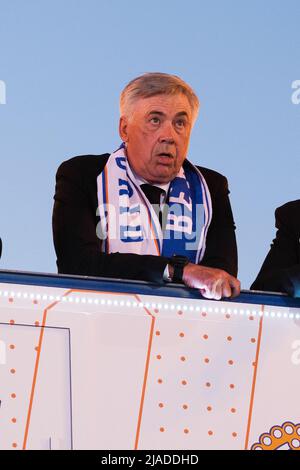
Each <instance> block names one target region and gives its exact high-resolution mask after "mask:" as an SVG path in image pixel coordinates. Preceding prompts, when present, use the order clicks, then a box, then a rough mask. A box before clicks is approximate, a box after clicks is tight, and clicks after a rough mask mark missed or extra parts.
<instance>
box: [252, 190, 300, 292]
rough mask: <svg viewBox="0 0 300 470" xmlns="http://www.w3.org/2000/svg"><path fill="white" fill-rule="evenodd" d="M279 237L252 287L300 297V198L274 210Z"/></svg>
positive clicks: (274, 241)
mask: <svg viewBox="0 0 300 470" xmlns="http://www.w3.org/2000/svg"><path fill="white" fill-rule="evenodd" d="M275 219H276V222H275V225H276V227H277V229H278V230H277V233H276V238H275V239H274V240H273V243H272V245H271V249H270V251H269V253H268V255H267V257H266V259H265V261H264V263H263V265H262V267H261V270H260V272H259V274H258V276H257V278H256V280H255V281H254V283H253V284H252V286H251V289H255V290H262V291H275V292H284V293H287V294H289V295H291V296H293V297H300V199H298V200H296V201H291V202H288V203H286V204H284V205H283V206H281V207H279V208H278V209H276V211H275Z"/></svg>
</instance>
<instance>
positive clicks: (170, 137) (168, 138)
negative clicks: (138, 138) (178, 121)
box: [159, 121, 175, 144]
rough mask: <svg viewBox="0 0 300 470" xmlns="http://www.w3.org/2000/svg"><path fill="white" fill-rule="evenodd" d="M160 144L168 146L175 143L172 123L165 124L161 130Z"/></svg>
mask: <svg viewBox="0 0 300 470" xmlns="http://www.w3.org/2000/svg"><path fill="white" fill-rule="evenodd" d="M159 142H161V143H167V144H174V143H175V130H174V128H173V125H172V123H171V122H168V121H166V122H164V125H163V126H162V127H161V129H160V136H159Z"/></svg>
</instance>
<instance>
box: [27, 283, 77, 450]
mask: <svg viewBox="0 0 300 470" xmlns="http://www.w3.org/2000/svg"><path fill="white" fill-rule="evenodd" d="M70 292H71V291H67V292H66V293H65V294H64V295H63V297H65V296H67V295H69V294H70ZM59 302H60V300H58V301H56V302H53V303H52V304H50V305H49V306H48V307H46V308H45V310H44V315H43V321H42V325H41V332H40V337H39V344H38V350H37V356H36V361H35V367H34V373H33V379H32V386H31V392H30V399H29V407H28V412H27V419H26V425H25V432H24V439H23V450H26V445H27V439H28V433H29V426H30V419H31V412H32V405H33V400H34V393H35V387H36V381H37V375H38V370H39V363H40V357H41V351H42V344H43V337H44V328H45V326H46V321H47V314H48V311H49V310H51V308H53V307H55V305H57V304H58V303H59Z"/></svg>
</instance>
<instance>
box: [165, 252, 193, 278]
mask: <svg viewBox="0 0 300 470" xmlns="http://www.w3.org/2000/svg"><path fill="white" fill-rule="evenodd" d="M189 262H190V260H189V259H188V258H187V257H186V256H180V255H173V256H172V258H170V262H169V264H170V265H171V266H172V267H173V268H174V274H173V277H172V281H173V282H182V276H183V269H184V267H185V266H186V265H187V264H189Z"/></svg>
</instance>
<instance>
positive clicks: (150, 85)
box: [120, 72, 199, 123]
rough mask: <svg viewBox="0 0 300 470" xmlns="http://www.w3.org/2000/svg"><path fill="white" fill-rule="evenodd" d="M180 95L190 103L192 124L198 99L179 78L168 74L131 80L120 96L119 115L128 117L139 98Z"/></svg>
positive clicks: (197, 109)
mask: <svg viewBox="0 0 300 470" xmlns="http://www.w3.org/2000/svg"><path fill="white" fill-rule="evenodd" d="M180 93H181V94H183V95H185V96H186V97H187V99H188V101H189V103H190V106H191V110H192V118H193V123H194V122H195V120H196V118H197V115H198V111H199V99H198V97H197V95H196V93H195V92H194V90H193V89H192V88H191V87H190V85H188V84H187V83H185V82H184V81H183V80H182V79H181V78H179V77H177V76H176V75H170V74H168V73H159V72H151V73H145V74H143V75H141V76H139V77H137V78H134V79H133V80H131V81H130V82H129V83H128V85H126V87H125V88H124V90H123V91H122V93H121V96H120V114H121V116H127V117H130V116H131V114H132V112H133V105H134V103H135V102H136V101H137V100H138V99H140V98H150V97H151V96H156V95H178V94H180Z"/></svg>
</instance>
